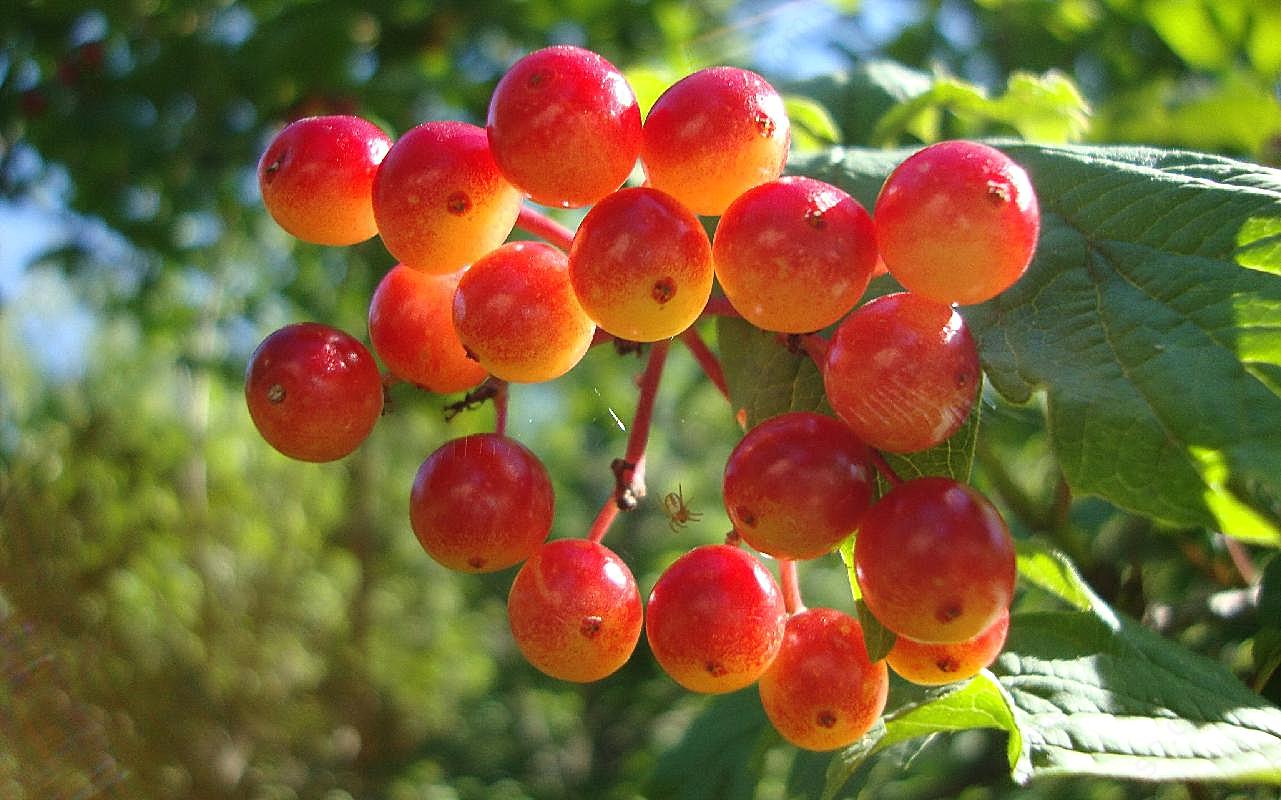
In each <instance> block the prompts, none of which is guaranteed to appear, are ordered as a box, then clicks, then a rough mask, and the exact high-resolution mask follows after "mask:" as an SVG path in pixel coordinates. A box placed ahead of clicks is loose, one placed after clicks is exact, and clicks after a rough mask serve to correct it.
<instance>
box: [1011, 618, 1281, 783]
mask: <svg viewBox="0 0 1281 800" xmlns="http://www.w3.org/2000/svg"><path fill="white" fill-rule="evenodd" d="M993 669H994V672H995V673H996V674H997V675H998V676H999V677H1000V681H1001V684H1002V685H1003V686H1004V687H1005V689H1006V691H1007V692H1008V696H1009V698H1010V700H1011V703H1012V705H1013V708H1014V717H1015V722H1016V723H1017V727H1018V729H1019V730H1020V731H1022V734H1023V736H1024V738H1025V739H1026V740H1027V744H1028V749H1029V753H1030V758H1031V762H1030V771H1028V772H1026V773H1022V774H1021V773H1020V772H1019V771H1016V773H1015V777H1016V778H1019V779H1022V778H1026V777H1029V776H1037V777H1039V776H1044V775H1100V776H1108V777H1114V778H1129V779H1136V780H1148V781H1152V780H1159V781H1232V782H1260V783H1269V784H1281V709H1278V708H1276V707H1275V706H1272V705H1269V704H1268V703H1267V702H1266V701H1265V700H1264V699H1263V698H1261V697H1259V696H1258V695H1256V694H1254V693H1253V692H1251V691H1250V690H1248V689H1247V688H1246V687H1245V686H1243V685H1242V684H1241V683H1240V681H1238V680H1237V679H1236V678H1235V677H1234V676H1233V675H1232V674H1231V673H1230V672H1228V671H1227V670H1226V669H1225V668H1224V667H1222V666H1221V665H1220V664H1218V663H1216V662H1214V661H1210V660H1208V659H1206V658H1203V657H1201V656H1198V655H1195V654H1193V653H1191V652H1189V651H1187V650H1185V649H1183V648H1181V647H1179V646H1178V645H1176V644H1174V643H1172V642H1170V641H1167V640H1165V639H1163V638H1161V637H1160V636H1159V635H1157V634H1156V633H1153V632H1152V631H1150V630H1148V629H1146V628H1144V627H1142V626H1141V625H1138V624H1137V623H1134V622H1131V621H1129V620H1126V619H1123V618H1115V617H1114V618H1113V619H1112V621H1111V622H1109V621H1107V620H1105V619H1103V618H1101V617H1100V616H1098V615H1095V614H1084V613H1078V612H1064V613H1038V614H1020V615H1015V616H1014V617H1013V618H1012V621H1011V624H1010V636H1009V639H1008V640H1007V642H1006V652H1005V653H1004V654H1003V655H1002V656H1001V657H1000V658H998V659H997V662H996V665H995V666H994V668H993Z"/></svg>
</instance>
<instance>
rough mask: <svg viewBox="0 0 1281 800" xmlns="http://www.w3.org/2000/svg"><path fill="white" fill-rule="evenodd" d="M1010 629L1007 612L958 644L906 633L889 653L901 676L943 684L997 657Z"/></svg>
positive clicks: (888, 659)
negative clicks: (930, 641) (926, 641)
mask: <svg viewBox="0 0 1281 800" xmlns="http://www.w3.org/2000/svg"><path fill="white" fill-rule="evenodd" d="M1009 630H1010V614H1009V612H1008V611H1006V612H1003V613H1002V614H1001V615H1000V616H999V617H997V619H996V622H993V623H992V624H991V625H989V626H988V627H987V628H985V629H983V630H982V631H980V632H979V634H978V635H977V636H975V637H974V638H972V639H966V640H965V641H963V642H956V643H955V644H924V643H922V642H918V641H916V640H915V639H909V638H908V637H906V636H900V637H898V638H897V639H895V640H894V646H893V647H892V648H891V649H890V652H889V653H888V654H887V655H886V656H885V661H886V662H887V663H888V664H889V665H890V669H892V670H894V672H895V674H897V675H898V676H899V677H900V678H903V679H904V680H908V681H911V682H912V683H915V684H918V685H921V686H942V685H943V684H946V683H955V682H956V681H963V680H965V679H966V678H972V677H974V676H975V675H977V674H978V672H979V670H981V669H983V668H984V667H986V666H987V665H989V664H991V663H992V662H993V661H995V660H996V657H997V656H998V655H1000V653H1001V648H1002V647H1004V646H1005V636H1006V634H1007V633H1009Z"/></svg>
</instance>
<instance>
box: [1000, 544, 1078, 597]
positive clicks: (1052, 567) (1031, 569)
mask: <svg viewBox="0 0 1281 800" xmlns="http://www.w3.org/2000/svg"><path fill="white" fill-rule="evenodd" d="M1014 550H1015V552H1016V553H1017V554H1018V568H1019V576H1020V577H1022V578H1023V579H1024V580H1025V581H1027V582H1028V583H1031V584H1032V585H1033V586H1036V587H1038V588H1040V589H1044V590H1045V591H1047V592H1049V593H1050V594H1052V595H1054V596H1055V597H1058V598H1059V599H1060V600H1063V601H1064V602H1066V603H1068V604H1069V605H1072V606H1075V607H1076V608H1078V609H1080V610H1081V611H1089V610H1091V609H1092V608H1095V607H1096V600H1097V598H1096V597H1095V594H1094V592H1093V591H1091V590H1090V587H1089V585H1087V584H1086V582H1085V580H1084V579H1083V578H1082V577H1081V573H1079V572H1077V570H1076V565H1075V564H1073V563H1072V562H1071V561H1070V560H1069V559H1068V557H1067V556H1066V555H1064V554H1063V553H1060V552H1059V551H1058V550H1054V549H1052V548H1050V547H1047V546H1045V545H1044V544H1042V543H1041V542H1038V541H1036V540H1034V539H1018V540H1016V541H1015V542H1014Z"/></svg>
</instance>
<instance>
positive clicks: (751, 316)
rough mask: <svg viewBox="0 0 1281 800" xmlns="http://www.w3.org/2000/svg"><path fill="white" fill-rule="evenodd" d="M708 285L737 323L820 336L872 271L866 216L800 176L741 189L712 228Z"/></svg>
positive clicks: (850, 201) (831, 189)
mask: <svg viewBox="0 0 1281 800" xmlns="http://www.w3.org/2000/svg"><path fill="white" fill-rule="evenodd" d="M712 258H713V260H714V261H715V263H716V279H717V280H718V281H719V282H720V285H721V288H722V289H724V290H725V296H726V297H727V298H729V301H730V304H731V305H733V306H734V308H735V310H737V311H738V312H739V313H740V314H742V315H743V318H744V319H746V320H747V321H748V322H750V323H752V324H753V325H755V326H756V327H758V328H762V329H764V330H767V331H779V332H782V333H808V332H810V331H817V330H821V329H822V328H826V327H827V326H828V325H831V324H832V323H833V322H836V321H837V320H839V319H840V318H841V317H843V316H845V314H846V313H848V312H849V310H850V309H851V308H853V307H854V304H855V303H856V302H858V299H859V298H860V297H862V295H863V291H864V290H865V289H866V288H867V283H868V281H869V280H870V279H871V276H872V270H873V269H874V268H875V266H876V233H875V230H874V229H873V227H872V218H871V216H870V215H869V214H868V213H867V211H866V210H865V209H864V208H863V206H861V205H859V203H858V201H856V200H855V199H854V198H852V197H850V196H849V195H848V194H846V193H845V192H843V191H841V190H840V189H838V188H836V187H835V186H832V185H830V184H827V183H824V182H822V181H818V180H814V179H813V178H805V177H787V178H780V179H778V180H776V181H770V182H769V183H763V184H761V185H760V186H757V187H755V188H752V189H748V190H747V191H746V192H744V193H743V194H742V195H740V196H739V197H738V199H736V200H735V201H734V202H733V203H731V204H730V206H729V208H727V209H726V210H725V213H724V214H723V215H721V219H720V222H718V223H717V225H716V238H715V240H714V241H713V242H712Z"/></svg>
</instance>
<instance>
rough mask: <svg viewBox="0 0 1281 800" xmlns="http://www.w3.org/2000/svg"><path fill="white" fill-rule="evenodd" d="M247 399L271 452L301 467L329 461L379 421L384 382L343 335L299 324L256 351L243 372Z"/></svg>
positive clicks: (319, 326)
mask: <svg viewBox="0 0 1281 800" xmlns="http://www.w3.org/2000/svg"><path fill="white" fill-rule="evenodd" d="M245 401H246V403H247V404H248V406H249V416H250V417H252V418H253V421H254V425H255V426H257V428H258V432H259V433H261V434H262V438H264V439H266V440H267V443H268V444H270V445H271V446H272V447H274V448H276V449H277V450H279V451H280V452H281V453H284V454H285V455H287V456H289V457H290V458H296V459H298V460H300V461H334V460H336V459H339V458H342V457H343V456H345V455H347V454H348V453H350V452H351V451H353V450H355V449H356V447H357V446H359V445H360V443H361V442H363V441H364V440H365V438H366V437H367V436H369V433H370V431H372V430H373V429H374V424H375V423H376V422H378V417H379V416H380V415H381V414H382V409H383V385H382V376H381V375H379V373H378V366H377V364H376V363H375V362H374V357H373V355H372V354H371V353H370V352H369V350H368V349H366V347H365V346H364V345H363V344H361V343H360V342H359V341H357V340H356V339H354V338H353V337H351V336H350V335H348V334H347V333H344V332H343V331H340V330H338V329H337V328H332V327H330V326H328V325H322V324H320V323H317V322H300V323H296V324H294V325H288V326H286V327H284V328H281V329H280V330H278V331H276V332H275V333H272V334H271V335H270V336H268V337H267V338H266V339H264V340H263V341H262V343H261V344H259V345H258V349H256V350H255V351H254V353H253V355H252V356H251V357H250V358H249V366H248V368H247V369H246V371H245Z"/></svg>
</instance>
